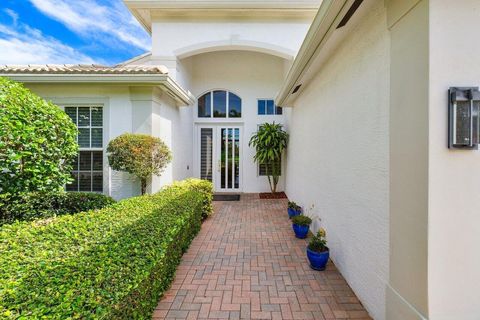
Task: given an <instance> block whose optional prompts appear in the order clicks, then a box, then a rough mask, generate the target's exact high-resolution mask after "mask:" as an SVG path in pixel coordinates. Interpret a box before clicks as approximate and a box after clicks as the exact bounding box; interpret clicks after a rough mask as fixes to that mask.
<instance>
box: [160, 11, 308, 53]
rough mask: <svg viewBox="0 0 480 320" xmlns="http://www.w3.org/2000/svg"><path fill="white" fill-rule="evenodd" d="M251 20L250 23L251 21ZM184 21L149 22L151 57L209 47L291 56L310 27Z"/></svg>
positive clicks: (301, 23) (238, 21) (239, 21)
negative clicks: (245, 49) (243, 49)
mask: <svg viewBox="0 0 480 320" xmlns="http://www.w3.org/2000/svg"><path fill="white" fill-rule="evenodd" d="M252 20H253V21H252ZM261 20H263V19H258V18H257V19H247V18H245V19H235V18H233V19H222V18H217V19H214V20H212V19H208V20H203V19H202V18H201V17H199V18H198V19H193V20H189V19H185V20H180V19H177V20H174V21H154V22H153V23H152V55H153V57H169V56H175V57H177V56H180V57H182V55H184V54H188V53H189V52H190V51H196V50H200V51H201V50H204V49H206V51H209V50H210V49H209V48H211V47H216V48H219V49H220V48H221V47H229V46H238V47H242V46H243V47H258V48H259V50H267V51H268V50H272V51H277V52H278V53H279V54H286V55H290V56H294V55H295V54H296V52H297V50H298V48H300V45H301V44H302V41H303V38H304V36H305V34H306V32H307V30H308V28H309V26H310V22H311V21H309V20H300V21H297V20H294V21H288V20H283V21H271V19H270V21H269V19H265V21H261Z"/></svg>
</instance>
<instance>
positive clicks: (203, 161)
mask: <svg viewBox="0 0 480 320" xmlns="http://www.w3.org/2000/svg"><path fill="white" fill-rule="evenodd" d="M212 157H213V129H212V128H201V129H200V179H203V180H208V181H213V177H212V175H213V168H212V163H213V162H212V160H213V159H212Z"/></svg>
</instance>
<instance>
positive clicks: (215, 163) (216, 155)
mask: <svg viewBox="0 0 480 320" xmlns="http://www.w3.org/2000/svg"><path fill="white" fill-rule="evenodd" d="M222 128H228V129H230V128H235V129H239V131H240V132H239V140H240V141H239V188H238V189H236V188H221V168H220V156H221V141H220V139H221V129H222ZM202 129H212V141H213V144H212V183H213V187H214V190H215V192H216V193H239V192H242V190H243V124H241V123H238V122H237V123H229V122H225V123H201V124H200V123H197V124H196V125H195V136H196V137H195V140H194V141H195V145H196V146H195V148H194V149H195V156H194V161H195V166H194V168H195V172H194V173H195V176H196V177H198V178H201V147H202V145H201V138H202V137H201V130H202Z"/></svg>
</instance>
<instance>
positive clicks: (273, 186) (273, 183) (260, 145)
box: [248, 122, 288, 193]
mask: <svg viewBox="0 0 480 320" xmlns="http://www.w3.org/2000/svg"><path fill="white" fill-rule="evenodd" d="M287 143H288V133H287V132H285V131H284V130H283V127H282V125H281V124H277V123H275V122H274V123H264V124H262V125H260V127H259V129H258V131H257V132H256V133H255V134H254V135H253V136H252V138H251V139H250V142H249V144H248V145H249V146H253V147H254V148H255V156H254V157H253V159H254V160H255V161H256V162H258V163H260V164H262V165H264V166H265V169H266V174H267V177H268V183H269V184H270V190H271V191H272V193H275V192H277V184H278V180H279V178H280V170H281V169H280V163H281V159H282V153H283V151H284V150H285V149H286V148H287Z"/></svg>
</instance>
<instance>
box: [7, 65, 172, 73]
mask: <svg viewBox="0 0 480 320" xmlns="http://www.w3.org/2000/svg"><path fill="white" fill-rule="evenodd" d="M0 74H161V75H165V74H168V69H167V67H165V66H154V65H133V66H132V65H119V66H115V67H107V66H102V65H95V64H88V65H86V64H43V65H36V64H28V65H0Z"/></svg>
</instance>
